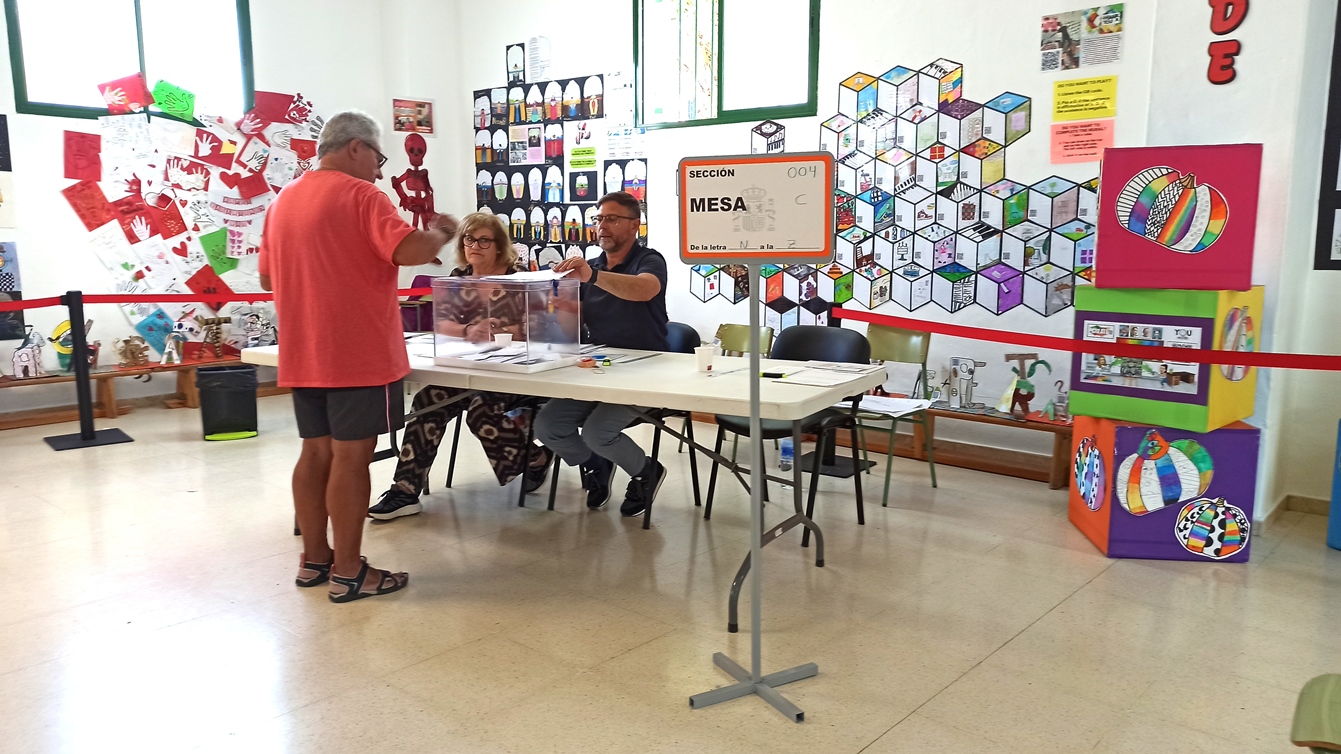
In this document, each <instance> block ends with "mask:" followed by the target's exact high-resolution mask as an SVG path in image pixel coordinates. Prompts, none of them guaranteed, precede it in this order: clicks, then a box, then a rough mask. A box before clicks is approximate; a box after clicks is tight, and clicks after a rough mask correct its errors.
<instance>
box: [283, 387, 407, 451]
mask: <svg viewBox="0 0 1341 754" xmlns="http://www.w3.org/2000/svg"><path fill="white" fill-rule="evenodd" d="M293 413H294V416H296V417H297V418H298V436H299V437H302V438H304V439H312V438H316V437H325V436H327V435H330V436H331V438H332V439H335V440H366V439H368V438H370V437H376V436H378V435H381V434H385V433H387V432H390V431H391V430H393V429H400V428H401V427H403V426H405V385H404V382H403V381H401V380H396V381H395V382H393V383H391V384H390V385H378V386H376V387H296V388H294V389H293Z"/></svg>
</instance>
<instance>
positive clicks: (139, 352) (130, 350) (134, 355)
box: [112, 335, 149, 369]
mask: <svg viewBox="0 0 1341 754" xmlns="http://www.w3.org/2000/svg"><path fill="white" fill-rule="evenodd" d="M112 350H114V351H116V355H117V356H119V357H121V362H120V363H119V364H118V365H117V366H120V367H122V368H125V369H133V368H134V367H142V366H144V365H145V364H148V363H149V344H148V343H147V342H146V341H145V339H144V336H142V335H132V336H130V337H129V338H126V339H125V340H122V339H121V338H117V339H116V340H114V341H112Z"/></svg>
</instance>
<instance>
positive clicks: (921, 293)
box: [691, 58, 1099, 325]
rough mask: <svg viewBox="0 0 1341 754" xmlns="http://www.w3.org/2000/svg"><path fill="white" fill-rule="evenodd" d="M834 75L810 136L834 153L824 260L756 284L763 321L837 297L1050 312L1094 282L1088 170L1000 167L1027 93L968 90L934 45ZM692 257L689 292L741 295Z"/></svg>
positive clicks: (1024, 119) (778, 320)
mask: <svg viewBox="0 0 1341 754" xmlns="http://www.w3.org/2000/svg"><path fill="white" fill-rule="evenodd" d="M837 89H838V92H837V104H838V111H837V112H836V113H834V114H833V115H832V116H831V117H829V118H828V119H827V120H825V121H824V122H823V123H822V124H821V126H820V136H819V147H820V149H821V150H822V151H825V152H829V153H830V154H832V155H833V156H834V159H835V161H836V165H835V175H834V198H833V201H834V212H835V217H834V233H835V238H834V248H835V254H834V261H833V262H832V263H830V264H828V265H820V266H818V267H815V268H813V270H814V272H815V274H814V276H813V277H798V276H796V275H795V274H794V272H783V273H782V274H789V275H790V277H791V278H793V279H795V280H796V281H797V283H798V284H800V283H802V282H803V281H809V282H808V283H806V286H805V287H804V288H803V290H802V292H801V293H797V294H795V295H787V294H788V291H786V290H781V289H779V292H778V293H777V294H776V296H772V297H771V298H770V297H769V296H768V295H765V303H766V304H767V306H768V307H769V310H768V311H769V312H770V313H769V314H768V316H769V317H770V319H771V321H772V322H773V323H774V324H775V325H776V324H787V323H792V322H809V321H810V319H808V318H811V319H820V318H822V317H823V316H826V315H827V307H828V306H829V305H835V304H836V305H847V306H853V307H858V308H866V309H873V308H878V307H885V308H889V307H892V306H897V307H898V308H899V309H902V310H907V311H914V310H916V309H919V308H921V307H923V306H926V305H927V304H929V303H932V302H934V303H936V305H937V306H939V307H941V308H942V309H944V310H945V311H947V312H950V313H952V314H953V313H955V312H961V311H964V310H965V309H968V308H970V307H973V308H974V310H975V311H979V312H981V311H988V312H991V313H993V314H998V315H999V314H1004V313H1006V312H1008V311H1012V310H1019V311H1024V310H1026V309H1027V310H1029V311H1032V312H1035V313H1037V314H1039V315H1041V316H1052V315H1054V314H1057V313H1058V312H1061V311H1063V310H1064V309H1067V308H1069V307H1071V305H1072V301H1073V300H1074V295H1075V287H1076V286H1077V285H1090V284H1092V282H1093V280H1094V279H1095V269H1096V268H1095V257H1096V246H1095V238H1096V226H1097V225H1098V218H1099V205H1098V185H1099V180H1098V178H1094V179H1091V180H1089V181H1086V182H1084V183H1077V182H1075V181H1072V180H1068V179H1066V178H1062V177H1060V176H1055V175H1054V176H1048V177H1046V178H1043V179H1042V180H1039V177H1038V176H1037V175H1033V176H1028V175H1024V176H1021V175H1019V174H1018V172H1017V173H1016V174H1015V175H1012V174H1011V172H1010V171H1009V168H1008V164H1009V163H1008V161H1007V158H1006V153H1007V152H1008V151H1009V149H1010V147H1011V145H1013V144H1015V143H1017V142H1019V141H1020V140H1021V139H1024V138H1026V137H1028V136H1029V135H1030V133H1031V130H1032V119H1033V101H1032V100H1031V99H1030V98H1029V97H1026V96H1024V95H1021V94H1018V93H1015V92H1003V93H1001V94H998V95H997V96H995V97H993V98H991V99H987V100H982V99H977V98H969V97H967V96H966V94H968V93H969V92H968V90H967V89H966V88H965V70H964V67H963V66H962V65H961V64H959V63H956V62H954V61H952V60H948V59H945V58H941V59H938V60H935V61H933V62H931V63H928V64H926V65H923V66H921V67H911V66H905V65H898V66H894V67H893V68H890V69H889V70H887V71H885V72H884V73H883V74H880V75H879V76H872V75H870V74H868V73H865V72H854V73H852V74H851V75H850V76H848V77H847V78H845V79H843V80H842V81H841V82H840V83H839V84H838V87H837ZM758 137H759V134H757V133H754V132H752V134H751V137H750V138H751V139H754V140H756V141H757V139H758ZM752 144H753V142H752ZM1044 175H1046V174H1044ZM724 269H725V268H724ZM697 270H698V268H695V272H693V273H692V274H691V277H692V278H693V280H692V282H691V286H692V287H693V292H694V295H695V297H697V298H700V299H702V300H708V299H710V298H712V297H713V296H714V295H718V296H724V297H726V298H728V299H731V300H735V301H741V300H744V298H745V294H743V293H741V292H740V290H738V286H737V285H736V284H733V283H732V282H731V281H727V280H722V279H721V278H722V276H723V275H724V273H723V271H722V270H718V271H717V272H716V273H713V274H716V275H717V276H718V278H719V283H718V285H717V286H716V288H715V291H716V292H715V294H714V293H713V291H714V289H713V288H712V287H711V286H710V285H709V284H708V282H707V281H708V276H707V275H706V274H700V273H699V272H698V271H697ZM741 274H742V275H743V273H741ZM725 276H726V277H732V275H731V274H730V273H726V274H725ZM771 277H772V276H766V278H767V279H770V280H771ZM742 279H743V278H741V277H740V276H739V275H738V276H735V277H732V280H733V281H736V282H737V283H739V282H740V281H742ZM774 285H781V283H777V284H774ZM765 288H767V289H768V290H772V288H769V287H768V286H765ZM804 291H813V296H810V297H808V298H807V297H806V296H805V295H804ZM704 296H707V299H705V298H704Z"/></svg>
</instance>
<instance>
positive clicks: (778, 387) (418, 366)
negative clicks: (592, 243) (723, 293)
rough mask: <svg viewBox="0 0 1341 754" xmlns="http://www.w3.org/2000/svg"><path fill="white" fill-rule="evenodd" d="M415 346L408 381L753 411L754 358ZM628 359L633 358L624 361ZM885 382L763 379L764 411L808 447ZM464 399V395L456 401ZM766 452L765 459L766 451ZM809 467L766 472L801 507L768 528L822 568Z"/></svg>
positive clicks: (792, 365)
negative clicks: (437, 358)
mask: <svg viewBox="0 0 1341 754" xmlns="http://www.w3.org/2000/svg"><path fill="white" fill-rule="evenodd" d="M409 350H410V374H409V375H408V376H407V377H406V378H405V379H406V381H407V382H413V383H418V384H421V385H437V386H440V387H454V388H463V389H466V390H471V391H475V390H479V391H491V392H498V393H512V394H516V395H531V396H536V397H540V398H571V399H573V400H583V401H601V402H604V403H618V404H621V405H628V406H640V407H643V408H649V409H671V410H679V411H696V412H699V413H705V414H732V415H737V416H740V415H748V414H749V411H750V394H749V371H748V370H749V359H748V358H747V357H722V356H719V357H716V358H715V359H714V360H713V371H712V372H700V371H698V365H697V361H696V357H695V356H694V355H693V354H682V353H661V352H653V351H634V350H628V349H607V351H608V352H609V353H610V354H611V355H612V357H614V358H615V359H616V360H615V362H614V363H613V364H612V365H611V366H608V367H604V368H602V369H601V370H599V371H597V370H594V369H582V368H579V367H576V366H570V367H562V368H559V369H551V370H549V371H545V372H536V373H533V374H520V373H514V372H499V371H490V370H486V369H468V368H462V367H454V366H453V367H448V366H439V365H437V364H434V363H433V360H432V359H430V358H426V357H424V356H421V355H416V353H415V351H416V349H415V348H414V347H410V349H409ZM615 354H619V355H618V356H615ZM643 357H645V358H643ZM242 360H243V361H244V362H247V363H249V364H258V365H264V366H278V365H279V346H264V347H260V348H247V349H244V350H243V351H242ZM625 361H627V362H629V363H621V362H625ZM761 364H762V369H763V371H765V372H773V371H796V370H797V369H798V368H799V367H800V366H801V365H800V363H799V362H794V361H778V360H775V359H763V360H762V361H761ZM884 381H885V372H884V370H879V371H876V372H872V373H869V374H862V375H855V376H854V377H853V379H851V380H849V381H847V382H843V383H841V384H839V385H834V386H829V387H816V386H810V385H795V384H786V383H782V382H775V381H772V380H767V379H765V380H764V381H762V383H761V384H760V400H759V415H760V418H762V419H778V420H782V421H790V422H792V442H793V443H794V445H795V447H797V448H800V447H801V423H800V420H802V419H804V418H805V417H807V416H810V415H811V414H813V413H815V412H817V411H820V410H822V409H824V408H827V407H829V406H832V405H834V404H835V403H838V402H839V401H841V400H843V399H844V398H847V397H849V396H853V395H859V394H861V393H865V392H866V391H868V390H870V389H872V388H874V387H877V386H879V385H880V384H882V383H883V382H884ZM463 397H464V396H458V397H457V398H456V399H454V400H460V399H461V398H463ZM643 418H644V419H645V420H646V421H648V422H649V423H651V424H653V425H655V426H657V427H659V428H660V429H661V430H662V431H664V432H666V433H667V434H669V435H671V436H672V437H675V438H677V439H680V440H684V441H685V442H688V443H692V444H693V445H694V446H695V448H696V449H697V450H698V451H699V452H701V453H703V454H704V455H706V456H708V457H709V458H712V459H713V460H715V461H717V462H718V463H721V464H722V465H723V466H724V467H725V468H727V469H728V470H730V471H731V472H732V473H733V474H734V475H735V476H736V478H737V479H739V480H740V482H741V484H744V485H745V486H746V487H747V488H748V486H749V485H748V483H747V482H746V477H744V476H743V474H742V472H741V470H740V469H741V465H740V464H737V463H735V462H734V461H732V460H731V459H728V458H726V457H723V456H721V455H719V454H717V453H715V452H713V450H712V449H711V448H708V447H705V446H704V445H702V444H700V443H697V442H695V441H694V440H693V439H692V438H689V437H686V436H684V435H683V434H681V433H680V432H678V431H676V430H675V429H674V428H672V427H671V426H669V425H667V424H666V423H665V422H663V421H661V420H660V419H659V418H657V417H656V416H653V415H649V414H643ZM754 442H756V443H757V442H760V441H758V440H755V441H754ZM760 456H761V457H762V454H760ZM801 466H802V464H800V463H799V462H798V463H796V464H794V465H793V466H792V478H791V479H785V478H782V477H778V476H773V475H768V474H765V476H764V478H765V480H771V481H774V482H777V483H780V484H789V485H791V488H792V504H793V508H794V512H793V513H792V515H790V516H789V517H787V518H786V519H785V520H784V521H782V522H780V523H778V524H776V525H773V526H766V527H764V529H763V535H762V536H763V544H765V545H766V544H768V543H769V542H772V541H773V540H775V539H777V538H778V537H781V536H782V535H783V534H785V533H787V532H788V531H790V530H791V529H793V528H795V527H797V526H804V527H805V528H807V529H809V530H810V531H811V532H813V533H814V535H815V565H817V566H821V567H822V566H823V565H824V537H823V533H822V532H821V531H820V528H819V526H818V525H816V524H815V522H814V521H813V520H811V519H810V517H808V516H806V515H805V510H804V507H803V505H802V501H801V490H802V481H801V473H802V471H803V469H802V468H801ZM649 514H650V509H649ZM749 570H750V558H749V556H748V555H746V557H745V560H744V562H743V563H741V566H740V570H739V571H738V572H737V574H736V578H735V581H733V582H732V584H731V597H730V600H729V603H728V611H729V615H728V621H727V630H728V631H730V632H732V633H734V632H735V631H736V630H737V628H738V626H739V619H738V611H737V604H738V602H739V598H740V588H741V585H742V584H743V583H744V580H745V576H746V574H748V573H749Z"/></svg>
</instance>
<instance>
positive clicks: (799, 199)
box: [796, 194, 810, 204]
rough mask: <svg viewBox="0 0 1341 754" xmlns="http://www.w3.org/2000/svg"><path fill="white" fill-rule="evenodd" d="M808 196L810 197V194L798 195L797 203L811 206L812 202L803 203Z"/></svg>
mask: <svg viewBox="0 0 1341 754" xmlns="http://www.w3.org/2000/svg"><path fill="white" fill-rule="evenodd" d="M807 196H810V194H797V195H796V203H797V204H809V203H810V202H803V201H801V200H802V199H804V198H806V197H807Z"/></svg>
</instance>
